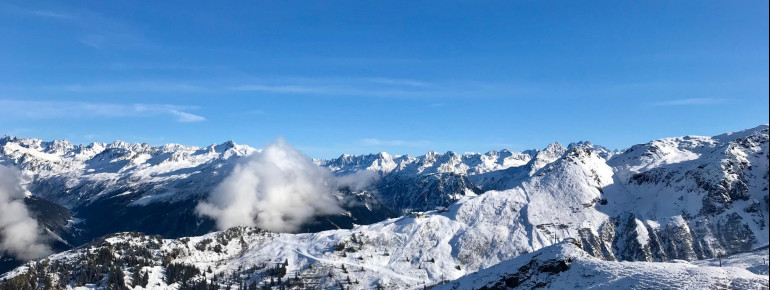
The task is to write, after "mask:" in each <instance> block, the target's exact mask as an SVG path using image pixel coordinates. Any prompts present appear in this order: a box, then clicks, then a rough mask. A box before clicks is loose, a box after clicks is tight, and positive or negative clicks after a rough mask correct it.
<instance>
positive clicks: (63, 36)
mask: <svg viewBox="0 0 770 290" xmlns="http://www.w3.org/2000/svg"><path fill="white" fill-rule="evenodd" d="M769 10H770V3H768V1H740V2H724V1H698V2H682V1H667V2H634V1H598V2H590V3H584V2H551V1H511V2H508V1H501V2H494V1H492V2H476V1H472V2H463V1H456V2H453V1H449V2H447V1H426V2H414V1H388V2H370V1H342V2H330V3H326V2H298V3H286V2H284V1H274V2H273V1H260V2H256V3H255V2H251V1H236V2H228V3H210V2H204V1H178V0H171V1H163V2H158V3H151V4H147V3H138V2H131V1H125V2H122V1H107V2H92V3H87V4H85V3H77V2H48V1H40V2H38V1H19V0H0V37H2V39H3V40H4V41H3V42H0V62H2V63H3V65H2V66H0V134H9V135H14V136H33V137H35V138H41V139H68V140H72V141H73V142H77V143H87V142H90V141H97V140H99V141H103V140H118V139H120V140H128V141H129V142H140V143H141V142H145V143H148V144H164V143H170V142H173V143H179V144H205V143H207V142H210V141H211V140H228V139H232V140H235V141H236V142H237V143H239V144H253V145H258V146H263V145H264V144H268V143H270V142H272V141H274V140H275V139H276V138H277V137H279V136H282V137H284V138H285V139H286V140H288V141H289V142H291V143H292V144H293V146H294V147H296V148H299V149H301V150H302V151H303V152H304V153H305V154H307V155H309V156H314V157H316V158H329V156H338V155H340V154H343V153H350V154H365V153H366V152H372V151H378V152H379V151H384V152H397V153H399V154H411V155H418V154H419V153H424V152H427V151H428V150H434V151H437V152H445V151H450V150H451V151H456V152H485V150H489V149H494V148H508V149H510V150H514V151H521V150H524V149H531V148H539V147H542V146H545V145H547V144H550V143H552V142H554V141H555V140H567V141H569V140H591V141H592V142H593V143H595V144H601V145H602V146H606V147H608V148H626V147H628V146H630V145H633V144H639V143H641V142H645V140H653V139H656V138H661V137H665V136H683V135H689V134H699V135H709V134H719V132H729V131H734V130H737V129H739V128H748V127H751V126H754V125H755V124H766V123H769V122H770V119H769V118H768V115H770V111H769V110H768V107H770V102H769V98H768V95H770V81H768V80H769V79H770V47H769V46H770V28H769V27H768V22H770V17H769V16H768V13H769V12H768V11H769ZM204 146H205V145H204ZM494 150H497V149H494Z"/></svg>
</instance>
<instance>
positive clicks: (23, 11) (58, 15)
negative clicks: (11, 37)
mask: <svg viewBox="0 0 770 290" xmlns="http://www.w3.org/2000/svg"><path fill="white" fill-rule="evenodd" d="M0 8H2V9H1V10H3V11H5V12H7V13H11V14H16V15H22V16H34V17H41V18H52V19H58V20H67V19H74V18H76V16H75V15H73V14H72V13H69V12H65V11H56V10H51V9H33V8H26V7H21V6H17V5H13V4H8V3H0Z"/></svg>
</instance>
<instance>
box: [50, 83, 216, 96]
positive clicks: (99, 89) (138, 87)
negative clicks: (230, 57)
mask: <svg viewBox="0 0 770 290" xmlns="http://www.w3.org/2000/svg"><path fill="white" fill-rule="evenodd" d="M44 89H47V90H52V91H66V92H75V93H121V92H160V93H191V92H198V91H203V90H205V89H206V88H204V87H202V86H198V85H192V84H188V83H182V82H156V81H134V82H115V83H95V84H67V85H58V86H46V87H44Z"/></svg>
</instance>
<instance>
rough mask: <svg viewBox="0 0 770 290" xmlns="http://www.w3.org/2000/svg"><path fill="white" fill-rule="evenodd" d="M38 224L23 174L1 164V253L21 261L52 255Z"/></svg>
mask: <svg viewBox="0 0 770 290" xmlns="http://www.w3.org/2000/svg"><path fill="white" fill-rule="evenodd" d="M44 240H45V239H44V238H43V237H42V236H41V235H40V228H39V227H38V224H37V221H36V220H35V219H34V218H32V217H31V216H30V215H29V210H27V206H26V205H25V204H24V191H23V190H22V189H21V182H20V178H19V172H18V171H17V170H15V169H13V168H10V167H7V166H3V165H0V252H4V253H7V254H9V255H12V256H14V257H16V258H17V259H20V260H31V259H36V258H40V257H44V256H47V255H49V254H51V248H50V247H49V246H48V245H47V244H46V243H45V242H44Z"/></svg>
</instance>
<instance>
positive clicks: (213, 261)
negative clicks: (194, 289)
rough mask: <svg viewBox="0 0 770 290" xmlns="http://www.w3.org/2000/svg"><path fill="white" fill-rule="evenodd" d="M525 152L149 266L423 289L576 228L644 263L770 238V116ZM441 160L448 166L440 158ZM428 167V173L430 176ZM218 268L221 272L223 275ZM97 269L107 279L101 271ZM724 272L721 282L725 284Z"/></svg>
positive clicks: (241, 233) (161, 256) (197, 246)
mask: <svg viewBox="0 0 770 290" xmlns="http://www.w3.org/2000/svg"><path fill="white" fill-rule="evenodd" d="M527 155H529V156H530V158H529V159H528V160H527V161H526V162H524V163H522V164H519V165H517V166H514V165H511V166H509V167H506V168H501V169H496V170H490V171H484V170H480V171H479V172H477V173H471V172H469V171H468V170H467V169H463V171H458V172H455V171H452V170H449V171H446V172H440V174H441V175H439V176H449V175H453V176H456V178H458V179H455V180H463V181H465V180H466V179H467V180H468V181H470V182H471V184H472V185H474V186H475V187H477V188H478V187H480V188H482V189H489V188H494V189H495V190H489V191H485V192H483V194H477V193H475V192H468V191H466V192H465V194H462V195H455V196H453V198H456V199H457V200H458V201H457V202H456V203H454V204H452V205H450V206H449V207H448V208H447V209H440V210H434V211H428V212H414V213H412V214H411V215H407V216H404V217H401V218H396V219H389V220H386V221H382V222H379V223H374V224H371V225H364V226H356V227H354V228H352V229H350V230H334V231H323V232H318V233H308V234H272V233H264V232H260V231H255V230H253V229H240V230H234V231H235V232H230V231H227V232H220V233H212V234H208V235H205V236H201V237H193V238H189V239H178V240H162V241H161V242H155V243H159V244H160V245H158V246H153V247H155V248H157V251H156V252H152V253H151V254H152V255H150V256H151V260H152V264H151V265H148V266H146V267H151V268H146V269H145V270H147V269H150V270H151V273H153V274H152V275H151V276H160V275H162V273H164V271H167V270H168V267H167V266H168V265H169V263H182V264H186V265H193V266H194V267H197V269H199V270H200V271H201V273H198V274H196V275H193V276H194V277H193V278H190V279H189V281H202V279H204V278H203V277H204V276H205V277H206V278H205V279H206V281H208V282H211V279H212V277H213V276H214V275H213V274H207V273H206V272H207V271H206V270H207V269H208V268H209V267H211V268H212V273H220V274H222V275H224V276H227V277H230V279H232V280H234V281H239V282H240V281H245V282H246V283H252V282H254V283H257V284H260V285H264V283H269V281H270V277H271V274H274V273H275V272H271V271H278V270H270V269H271V267H273V269H275V266H276V265H278V264H280V265H281V266H280V268H283V267H284V266H283V265H284V263H285V271H286V273H288V274H286V275H285V276H282V277H283V278H282V279H283V282H284V283H288V282H286V281H287V279H288V278H294V277H299V278H300V280H302V281H305V282H303V283H310V284H312V285H315V286H321V287H335V285H337V284H338V283H347V277H348V276H350V278H351V283H353V282H358V284H355V283H353V284H352V285H357V286H354V287H353V288H372V287H375V286H377V285H381V286H384V287H386V288H419V287H422V286H424V285H433V284H436V283H439V282H441V281H444V280H452V279H457V278H460V277H462V276H464V275H466V274H469V273H472V272H476V271H478V270H482V269H487V268H489V267H492V266H494V265H496V264H498V263H500V262H503V261H508V260H511V259H514V258H516V257H518V256H520V255H522V254H527V253H532V252H534V251H537V250H540V249H543V248H545V247H548V246H551V245H554V244H556V243H558V242H560V241H563V240H565V239H575V240H576V241H578V242H579V243H580V244H581V246H582V251H584V252H585V253H587V254H588V255H591V256H593V257H596V258H597V259H601V260H604V261H615V260H621V261H642V262H666V261H674V260H699V259H710V258H713V257H716V256H719V255H730V254H737V253H744V252H749V251H751V250H752V249H756V248H761V247H764V246H766V245H767V244H768V228H767V225H768V216H769V215H768V127H767V126H766V125H764V126H760V127H757V128H754V129H750V130H746V131H742V132H738V133H733V134H725V135H720V136H715V137H681V138H667V139H661V140H656V141H653V142H650V143H647V144H641V145H637V146H634V147H632V148H630V149H628V150H626V151H624V152H614V153H613V152H609V151H607V150H604V149H603V148H601V147H598V146H594V145H590V144H588V143H577V144H571V145H570V146H567V147H564V146H561V145H558V144H553V145H551V146H549V148H547V149H546V150H542V151H532V152H530V153H528V154H527ZM457 156H459V155H454V154H444V155H441V156H439V155H438V154H435V155H434V154H428V155H426V156H423V157H419V158H411V157H410V158H407V157H395V158H394V157H392V156H389V155H384V154H380V155H378V156H376V157H371V156H370V157H371V158H370V159H367V160H369V161H366V162H364V161H361V162H359V161H355V160H359V159H356V158H353V157H350V156H348V157H346V158H347V159H346V160H347V161H345V162H347V163H346V165H344V166H343V165H339V166H336V165H331V164H330V163H331V161H329V162H326V163H325V162H324V161H319V163H321V164H323V165H325V166H328V167H330V168H332V169H334V170H335V171H338V172H342V171H344V169H343V167H345V166H348V167H346V168H355V169H350V170H347V171H346V172H357V171H358V170H369V169H367V168H372V164H374V163H375V161H372V160H376V164H377V165H378V167H377V168H385V167H387V168H390V167H391V166H390V165H388V164H391V163H389V162H381V161H382V160H384V159H387V158H391V159H392V160H393V163H396V164H402V163H403V164H405V165H403V166H401V165H397V166H395V167H393V169H390V170H389V171H387V172H385V171H380V169H377V170H376V171H375V172H378V173H380V174H382V176H383V178H382V180H384V182H383V183H384V184H391V183H388V182H387V180H389V178H395V177H397V176H403V177H404V178H408V177H410V176H411V178H429V177H433V176H436V175H433V174H435V173H439V172H438V170H443V169H440V168H465V167H463V166H460V165H461V164H464V163H462V162H460V163H455V162H454V161H451V162H450V161H448V160H458V159H457V158H459V160H462V158H463V157H462V156H461V157H457ZM343 157H345V156H343ZM399 158H403V159H399ZM362 159H365V158H362ZM395 160H399V162H395ZM408 160H411V161H408ZM438 160H444V161H441V162H439V161H438ZM370 161H371V162H370ZM407 161H408V162H407ZM442 162H443V163H442ZM437 163H441V164H444V165H443V166H442V165H439V166H436V165H437ZM351 164H355V165H351ZM383 164H384V165H386V166H383ZM447 164H450V165H447ZM495 164H497V163H495ZM465 165H467V164H465ZM468 167H469V168H470V166H468ZM501 167H504V166H502V165H501ZM399 168H403V169H399ZM409 168H411V169H409ZM420 168H422V169H420ZM429 168H434V169H435V171H434V169H429ZM412 170H414V171H412ZM420 170H422V171H420ZM453 170H454V169H453ZM422 172H427V173H426V175H421V174H422ZM339 174H342V173H339ZM493 178H494V179H493ZM501 179H502V180H501ZM474 180H475V181H474ZM442 187H443V186H442ZM418 188H419V187H418ZM443 192H444V193H446V192H452V190H445V191H443ZM380 194H381V195H383V193H380ZM409 194H410V193H400V195H403V196H408V195H409ZM439 196H440V195H439ZM398 200H406V201H405V202H404V204H416V201H418V200H420V199H419V198H417V199H415V198H414V195H412V198H411V199H398ZM426 201H429V200H426ZM446 201H449V199H447V200H446ZM427 204H429V203H427ZM423 205H425V204H423ZM236 233H237V234H236ZM220 237H221V238H220ZM241 238H242V239H243V243H241V242H240V239H241ZM150 240H152V239H148V238H133V237H130V235H121V236H117V237H115V238H114V239H113V240H110V239H108V241H107V242H108V243H107V244H108V245H106V247H109V246H110V245H117V244H122V243H124V242H128V243H129V244H130V243H138V244H140V245H143V247H150V246H149V244H146V243H150ZM207 240H211V241H210V242H207ZM217 245H219V247H217ZM98 247H105V245H102V246H98ZM98 247H96V248H91V249H92V250H91V251H92V253H96V252H98V251H96V250H98V249H97V248H98ZM150 248H152V247H150ZM87 249H88V248H87ZM217 249H218V250H217ZM78 251H81V252H82V251H83V250H82V249H81V250H76V251H74V252H69V253H63V254H60V255H57V256H53V257H51V259H53V260H57V259H73V260H72V261H83V258H82V257H80V256H79V255H78V254H77V253H79V252H78ZM169 253H174V254H169ZM580 253H582V252H580ZM128 255H129V257H130V256H131V254H130V253H129V254H128ZM581 255H582V254H581ZM169 257H170V258H169ZM164 261H165V262H164ZM586 261H588V262H586V263H587V264H585V265H588V266H585V267H589V266H590V267H597V268H601V267H605V266H606V265H625V266H620V267H618V268H617V269H615V270H612V269H610V270H606V271H605V272H601V271H598V270H597V271H598V272H601V273H602V274H601V275H608V276H606V277H609V276H610V275H615V274H613V273H624V272H623V271H626V270H627V269H640V270H639V271H648V272H649V273H651V274H650V275H651V276H650V277H656V276H655V275H663V274H660V273H664V272H665V271H668V270H666V269H668V266H660V265H669V264H670V263H667V264H649V263H639V264H630V263H629V264H606V263H605V262H600V261H597V260H594V259H587V260H586ZM591 261H593V262H591ZM589 262H590V263H589ZM68 263H70V264H71V262H68ZM591 263H593V264H591ZM311 265H312V266H311ZM343 265H344V268H343ZM629 265H630V266H629ZM640 265H641V266H640ZM124 266H125V267H124V268H122V269H123V270H125V271H129V269H128V268H129V266H131V267H133V266H134V265H132V264H130V263H126V264H124ZM627 266H628V267H627ZM254 267H256V268H254ZM581 267H582V266H581ZM606 267H610V268H612V267H614V266H606ZM675 268H676V269H670V270H671V272H670V273H674V274H675V273H690V272H691V270H688V269H689V268H687V267H684V266H683V267H678V266H676V267H675ZM143 269H144V268H143ZM244 269H249V270H248V271H244ZM624 269H626V270H624ZM704 269H705V270H692V273H694V275H701V276H702V275H706V274H708V273H712V272H713V271H712V270H710V269H708V268H704ZM586 271H587V270H586ZM613 271H615V272H613ZM618 271H619V272H618ZM106 272H107V271H105V273H106ZM14 273H15V274H11V275H8V277H9V278H10V277H12V276H15V275H16V274H20V273H23V269H17V271H16V272H14ZM73 273H74V272H73ZM574 273H584V271H582V270H581V271H577V272H574ZM656 273H657V274H656ZM704 273H705V274H704ZM744 274H745V273H744ZM597 275H600V274H597ZM714 275H717V274H714ZM718 275H722V276H718V277H726V278H725V279H728V280H729V281H733V280H736V279H739V278H740V279H743V278H741V277H744V276H743V274H740V273H738V272H730V273H727V272H725V273H722V274H718ZM105 277H107V276H99V278H100V279H101V278H105ZM272 277H273V279H276V278H277V276H276V275H272ZM565 277H566V276H565ZM70 278H72V277H70ZM733 278H735V279H733ZM744 278H745V277H744ZM72 279H75V278H72ZM94 279H96V278H94ZM218 279H219V280H217V281H219V282H217V283H220V282H221V281H222V279H223V278H218ZM640 279H641V278H640ZM688 279H689V278H688ZM720 279H721V278H720ZM753 279H754V278H752V279H749V280H751V281H754V280H753ZM225 280H227V279H225ZM98 281H101V280H97V281H95V282H98ZM681 281H683V282H682V283H686V282H687V281H693V280H687V279H685V278H682V280H681ZM720 281H722V282H723V280H719V281H717V282H714V283H722V282H720ZM729 281H728V282H729ZM736 281H737V280H736ZM741 281H742V280H741ZM747 281H748V280H747ZM751 281H749V282H751ZM764 281H766V280H764ZM274 282H275V281H274ZM638 282H639V283H641V282H642V281H641V280H639V281H638ZM696 282H697V281H696ZM749 282H747V283H749ZM760 282H762V281H760ZM99 283H107V280H104V281H101V282H99ZM126 283H127V284H128V285H134V284H131V283H130V282H126ZM164 283H165V282H164ZM687 283H689V282H687ZM704 283H706V282H704ZM708 283H711V282H708ZM736 283H738V282H736ZM740 283H743V282H740ZM751 283H753V282H751ZM180 285H181V284H177V285H176V286H180ZM352 285H351V286H352ZM613 285H623V284H613ZM682 285H685V284H682ZM736 285H737V284H736ZM741 285H743V284H741ZM748 285H754V284H748ZM765 285H766V282H765ZM176 286H174V285H172V288H173V287H176Z"/></svg>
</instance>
